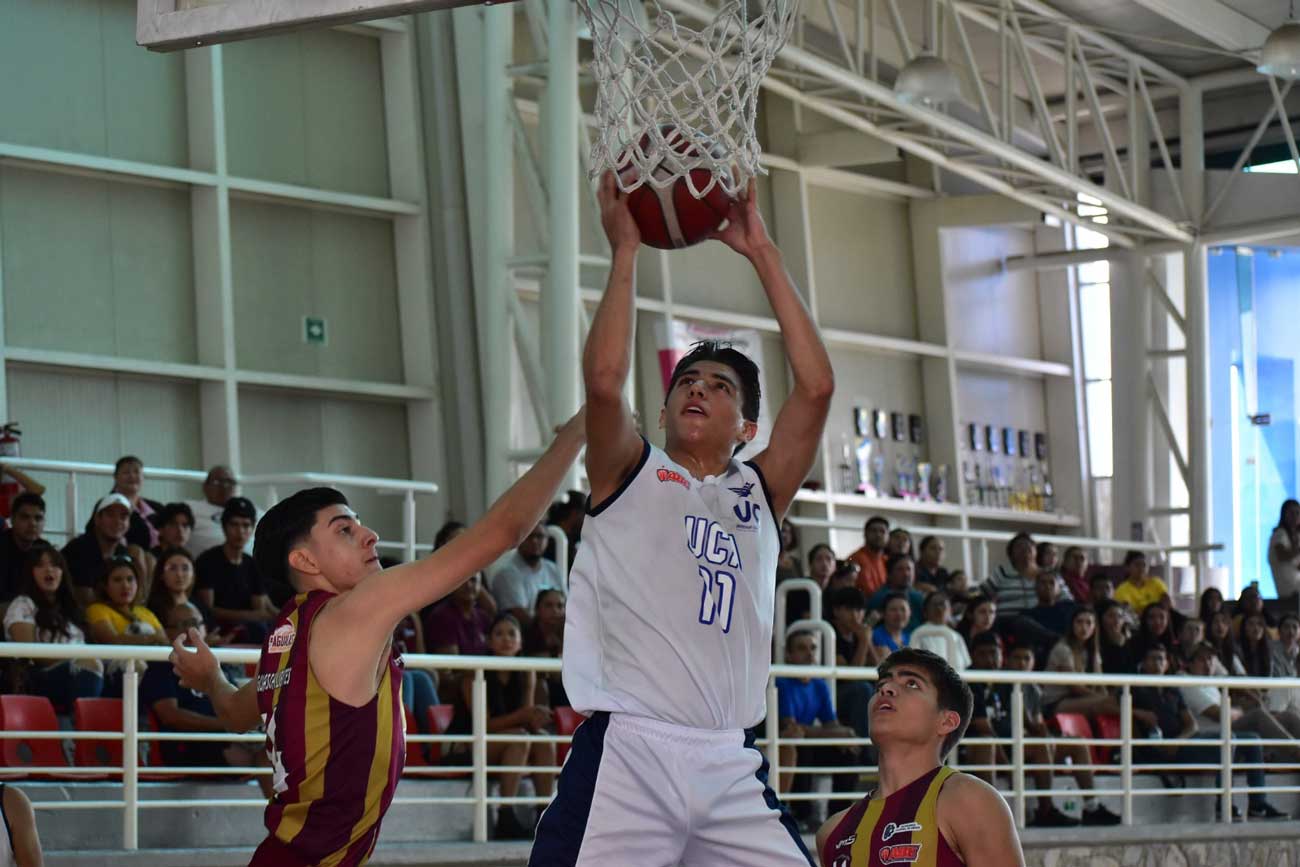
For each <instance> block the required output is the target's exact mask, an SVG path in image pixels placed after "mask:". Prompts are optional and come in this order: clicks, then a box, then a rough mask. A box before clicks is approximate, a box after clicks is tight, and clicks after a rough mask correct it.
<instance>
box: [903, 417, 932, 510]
mask: <svg viewBox="0 0 1300 867" xmlns="http://www.w3.org/2000/svg"><path fill="white" fill-rule="evenodd" d="M907 435H908V438H909V439H910V440H911V441H912V467H913V468H914V471H915V475H914V477H913V480H912V481H913V485H912V493H913V496H915V497H916V499H918V500H920V501H921V502H923V503H928V502H930V500H931V499H932V497H931V495H930V478H931V476H932V474H933V473H934V467H933V466H932V465H931V464H930V462H929V461H922V460H921V442H922V440H924V439H925V427H924V425H923V423H922V421H921V417H920V416H919V415H916V414H912V415H909V416H908V417H907Z"/></svg>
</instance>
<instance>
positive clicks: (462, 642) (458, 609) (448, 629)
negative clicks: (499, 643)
mask: <svg viewBox="0 0 1300 867" xmlns="http://www.w3.org/2000/svg"><path fill="white" fill-rule="evenodd" d="M491 625H492V617H491V615H489V614H488V613H487V611H485V610H484V609H483V607H482V606H481V605H479V576H477V575H473V576H471V577H470V579H469V580H468V581H466V582H465V583H464V584H462V585H460V586H459V587H457V588H456V589H455V590H453V591H452V593H451V596H449V597H448V600H447V603H446V604H444V605H439V606H436V607H434V609H433V610H432V611H431V612H430V613H429V615H428V617H426V618H425V621H424V643H425V645H427V646H428V648H429V652H430V653H441V654H448V653H450V654H458V655H460V656H483V655H484V654H486V653H487V650H488V642H487V636H488V629H489V628H490V627H491Z"/></svg>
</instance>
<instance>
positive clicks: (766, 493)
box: [745, 461, 781, 536]
mask: <svg viewBox="0 0 1300 867" xmlns="http://www.w3.org/2000/svg"><path fill="white" fill-rule="evenodd" d="M745 466H747V467H749V468H750V469H751V470H753V471H754V475H756V476H758V484H759V486H760V487H761V488H762V489H763V499H764V500H766V501H767V513H768V514H769V515H771V516H772V520H773V521H775V520H776V519H777V517H778V515H777V514H776V509H774V508H772V492H771V490H769V489H768V487H767V477H766V476H764V475H763V471H762V470H761V469H759V467H758V464H757V463H755V462H754V461H745ZM776 532H777V535H778V536H779V535H780V534H781V528H780V527H777V529H776Z"/></svg>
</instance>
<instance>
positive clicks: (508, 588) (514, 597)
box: [492, 524, 564, 627]
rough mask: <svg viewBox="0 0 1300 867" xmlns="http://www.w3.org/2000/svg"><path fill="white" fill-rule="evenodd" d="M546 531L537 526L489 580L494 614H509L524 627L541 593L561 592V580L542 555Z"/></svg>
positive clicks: (552, 565)
mask: <svg viewBox="0 0 1300 867" xmlns="http://www.w3.org/2000/svg"><path fill="white" fill-rule="evenodd" d="M546 538H547V536H546V528H545V527H543V526H542V525H541V524H538V525H537V526H536V527H534V528H533V531H532V532H531V533H529V534H528V536H527V537H526V538H525V539H524V541H522V542H520V543H519V547H518V548H516V549H515V553H514V554H512V555H511V556H510V559H509V560H508V561H507V562H506V564H505V565H504V566H502V567H501V569H500V571H498V572H497V573H496V575H494V576H493V577H492V595H493V596H494V597H496V600H497V610H498V611H501V612H502V613H504V614H510V615H511V616H513V617H514V618H515V620H516V621H518V622H519V623H521V624H523V625H524V626H525V627H526V626H527V625H528V623H529V621H530V620H532V617H533V604H534V603H535V602H536V600H537V594H538V593H541V592H542V591H543V590H560V589H563V588H564V576H563V575H561V574H560V570H559V567H557V566H556V565H555V564H554V563H552V562H551V561H550V560H547V559H546V558H545V557H543V556H542V554H543V553H544V552H545V551H546Z"/></svg>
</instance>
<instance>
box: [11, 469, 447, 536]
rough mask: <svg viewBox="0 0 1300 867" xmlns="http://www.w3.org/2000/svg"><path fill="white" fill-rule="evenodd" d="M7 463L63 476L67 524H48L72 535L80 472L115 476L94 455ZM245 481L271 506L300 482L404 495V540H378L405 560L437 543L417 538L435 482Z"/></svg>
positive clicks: (77, 523) (278, 476)
mask: <svg viewBox="0 0 1300 867" xmlns="http://www.w3.org/2000/svg"><path fill="white" fill-rule="evenodd" d="M3 463H4V464H5V465H6V466H11V467H16V468H18V469H20V470H25V471H29V472H36V473H53V474H56V475H62V476H65V477H66V478H65V481H64V486H65V494H64V496H65V502H64V521H65V523H64V526H62V527H47V528H46V531H45V532H46V534H47V535H49V536H55V537H59V538H64V539H71V538H72V537H73V536H76V535H77V534H79V533H80V532H81V529H80V528H81V527H82V526H83V524H84V521H85V516H84V515H82V514H81V510H80V497H79V494H80V481H81V477H82V476H96V477H108V478H112V476H113V465H112V464H100V463H94V462H91V461H55V460H44V459H41V458H11V459H6V460H4V462H3ZM146 475H147V477H148V479H149V480H150V481H172V482H192V483H197V484H200V485H201V484H203V481H204V480H205V479H206V478H207V477H208V474H207V473H206V472H203V471H201V470H179V469H174V468H170V467H154V466H150V467H147V468H146ZM240 485H241V486H243V487H251V488H259V489H263V490H265V492H266V496H265V498H264V500H263V502H262V507H263V509H267V508H270V507H271V506H273V505H275V504H276V503H278V502H279V501H280V490H281V489H282V488H293V489H296V488H300V487H307V486H310V485H333V486H336V487H340V488H360V489H362V490H368V491H374V492H376V493H379V494H385V495H390V496H400V497H402V538H401V540H400V541H394V542H385V541H380V543H379V547H380V548H381V549H385V550H390V551H400V552H401V553H402V556H403V557H404V558H405V559H406V560H408V561H409V560H414V559H415V558H416V555H417V553H422V552H425V551H430V550H432V548H433V546H432V545H430V544H428V543H424V544H421V543H419V542H417V541H416V522H415V521H416V500H415V498H416V497H417V496H431V495H433V494H436V493H437V492H438V486H437V485H436V484H434V483H433V482H419V481H412V480H410V479H386V478H381V477H372V476H350V475H345V474H342V473H315V472H309V473H270V474H267V475H261V476H244V477H243V478H242V479H241V480H240Z"/></svg>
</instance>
